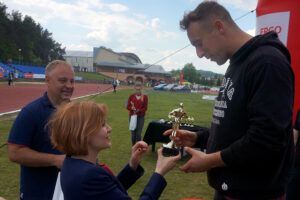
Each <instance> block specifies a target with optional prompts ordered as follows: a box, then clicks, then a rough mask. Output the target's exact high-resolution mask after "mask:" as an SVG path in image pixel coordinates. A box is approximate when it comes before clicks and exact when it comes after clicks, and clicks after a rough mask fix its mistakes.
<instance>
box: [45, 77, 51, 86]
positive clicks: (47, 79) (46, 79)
mask: <svg viewBox="0 0 300 200" xmlns="http://www.w3.org/2000/svg"><path fill="white" fill-rule="evenodd" d="M49 81H50V80H49V76H48V75H46V76H45V83H46V85H48V84H49Z"/></svg>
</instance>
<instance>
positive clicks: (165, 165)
mask: <svg viewBox="0 0 300 200" xmlns="http://www.w3.org/2000/svg"><path fill="white" fill-rule="evenodd" d="M157 155H158V158H157V162H156V168H155V172H156V173H158V174H160V175H162V176H164V175H165V174H166V173H168V172H169V171H170V170H171V169H173V168H174V167H175V165H176V163H177V161H178V160H180V158H181V153H180V152H179V154H178V155H177V156H170V157H164V156H163V155H162V147H161V148H160V149H159V150H158V151H157Z"/></svg>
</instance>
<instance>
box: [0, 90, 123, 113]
mask: <svg viewBox="0 0 300 200" xmlns="http://www.w3.org/2000/svg"><path fill="white" fill-rule="evenodd" d="M125 87H126V86H125ZM117 88H118V89H120V88H124V86H118V87H117ZM45 91H46V85H19V86H18V85H16V86H10V87H8V86H3V85H1V86H0V114H1V113H6V112H11V111H15V110H19V109H21V108H22V107H24V106H25V105H26V104H28V103H29V102H31V101H33V100H34V99H36V98H38V97H40V96H42V95H43V94H44V92H45ZM99 91H100V92H107V91H112V85H103V84H76V85H75V89H74V92H73V96H72V98H76V97H81V96H85V95H91V94H96V93H99Z"/></svg>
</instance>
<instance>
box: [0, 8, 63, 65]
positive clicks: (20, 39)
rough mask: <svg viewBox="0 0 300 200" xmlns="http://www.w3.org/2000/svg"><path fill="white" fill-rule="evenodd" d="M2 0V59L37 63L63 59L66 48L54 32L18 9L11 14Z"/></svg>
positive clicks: (0, 17)
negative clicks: (55, 37)
mask: <svg viewBox="0 0 300 200" xmlns="http://www.w3.org/2000/svg"><path fill="white" fill-rule="evenodd" d="M6 9H7V7H6V6H5V5H4V4H3V3H1V2H0V52H1V54H0V60H2V61H3V62H6V61H7V59H9V58H12V59H13V60H15V61H18V59H19V58H22V60H23V61H25V62H31V63H36V64H42V63H48V62H49V61H51V60H54V59H63V57H62V55H63V54H65V48H62V47H61V44H59V43H58V42H56V41H55V40H53V38H52V33H50V32H48V30H47V29H43V28H42V27H41V25H40V24H37V23H36V22H35V21H34V20H33V19H32V18H31V17H30V16H25V17H24V19H23V16H22V14H21V13H20V12H18V11H13V12H12V13H11V14H9V13H7V12H6Z"/></svg>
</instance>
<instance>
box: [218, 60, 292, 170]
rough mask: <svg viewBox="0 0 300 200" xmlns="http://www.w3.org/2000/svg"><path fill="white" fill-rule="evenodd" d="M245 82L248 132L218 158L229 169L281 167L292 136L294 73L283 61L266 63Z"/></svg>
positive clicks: (252, 68)
mask: <svg viewBox="0 0 300 200" xmlns="http://www.w3.org/2000/svg"><path fill="white" fill-rule="evenodd" d="M277 61H278V62H277ZM245 82H246V83H245V85H246V90H247V93H248V97H247V113H248V122H249V123H248V124H249V128H248V130H247V132H246V134H244V136H243V137H242V138H240V139H239V140H237V141H235V142H234V143H233V144H231V145H230V146H229V147H227V148H225V149H223V150H222V151H221V157H222V159H223V161H224V162H225V163H226V164H227V165H228V166H232V167H245V168H249V166H250V167H256V168H257V167H258V168H261V167H266V166H270V165H273V164H276V163H280V160H282V159H283V156H284V155H283V154H284V151H285V150H286V149H287V148H289V147H287V146H288V145H289V144H290V139H291V134H292V132H291V130H292V125H291V122H292V115H293V114H292V113H293V100H294V75H293V71H292V69H291V67H290V66H289V64H288V63H287V62H286V61H285V59H281V60H280V58H279V59H275V60H272V59H269V60H268V59H265V60H264V61H263V62H261V63H256V64H255V65H253V67H251V69H250V70H249V71H248V74H247V78H246V81H245Z"/></svg>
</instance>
